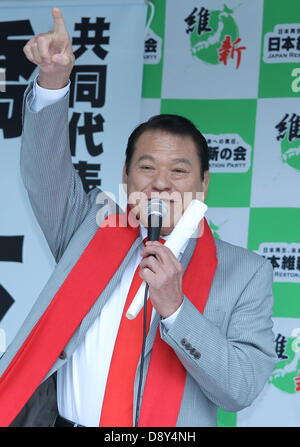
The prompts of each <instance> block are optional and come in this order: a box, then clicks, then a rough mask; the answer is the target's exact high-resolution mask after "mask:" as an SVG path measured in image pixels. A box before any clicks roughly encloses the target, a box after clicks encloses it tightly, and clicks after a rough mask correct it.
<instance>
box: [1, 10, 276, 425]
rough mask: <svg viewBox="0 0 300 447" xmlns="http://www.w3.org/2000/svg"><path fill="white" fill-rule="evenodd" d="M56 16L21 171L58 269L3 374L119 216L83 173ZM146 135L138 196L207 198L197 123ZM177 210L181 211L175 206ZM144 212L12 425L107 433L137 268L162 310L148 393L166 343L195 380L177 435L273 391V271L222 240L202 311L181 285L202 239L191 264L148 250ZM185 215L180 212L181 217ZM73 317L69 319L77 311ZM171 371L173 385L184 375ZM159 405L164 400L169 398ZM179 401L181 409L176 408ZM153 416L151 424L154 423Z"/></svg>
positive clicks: (149, 342) (131, 169)
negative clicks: (117, 349)
mask: <svg viewBox="0 0 300 447" xmlns="http://www.w3.org/2000/svg"><path fill="white" fill-rule="evenodd" d="M53 17H54V31H51V32H48V33H46V34H42V35H39V36H37V37H35V38H33V39H31V40H30V41H29V42H28V44H27V45H26V46H25V48H24V52H25V54H26V55H27V57H28V59H29V60H31V61H32V62H34V63H36V64H37V65H39V67H40V72H39V77H38V84H36V83H34V84H33V83H32V84H31V85H30V86H29V88H28V89H27V92H26V94H25V102H24V122H23V139H22V151H21V174H22V178H23V181H24V184H25V187H26V189H27V191H28V194H29V198H30V201H31V204H32V207H33V210H34V213H35V215H36V217H37V219H38V221H39V224H40V226H41V228H42V230H43V232H44V235H45V237H46V239H47V242H48V244H49V247H50V249H51V251H52V253H53V256H54V257H55V259H56V261H57V266H56V269H55V271H54V272H53V275H52V276H51V278H50V279H49V281H48V283H47V284H46V286H45V288H44V290H43V291H42V293H41V295H40V297H39V298H38V300H37V301H36V303H35V305H34V307H33V309H32V310H31V312H30V314H29V316H28V317H27V318H26V320H25V322H24V324H23V326H22V328H21V329H20V331H19V333H18V334H17V336H16V337H15V339H14V341H13V342H12V343H11V345H10V346H9V348H8V350H7V352H6V353H5V355H4V356H3V357H2V359H1V361H0V374H1V376H2V378H5V377H7V371H9V370H13V367H12V365H13V363H14V359H15V358H16V357H17V356H18V353H19V351H20V349H21V348H22V347H23V346H24V344H25V341H26V340H27V338H28V336H29V334H31V331H32V329H33V328H35V327H36V326H37V323H38V322H40V321H41V320H42V317H43V315H44V314H45V313H47V311H48V309H49V308H50V307H51V306H50V303H52V300H53V297H54V296H55V295H56V294H57V292H58V291H59V289H60V288H61V287H63V285H64V283H65V281H66V279H67V278H68V276H69V275H70V272H71V271H72V269H74V266H76V263H77V261H78V260H79V258H80V257H81V256H82V254H83V253H84V252H85V250H87V247H88V245H89V243H90V242H91V241H92V240H93V238H94V236H95V235H96V233H97V232H98V230H99V224H101V223H102V222H103V220H104V219H105V217H106V215H107V214H110V213H111V212H114V211H115V204H114V203H113V202H112V201H111V200H110V199H109V198H108V197H103V196H101V197H102V200H101V201H99V196H98V194H99V190H97V189H94V190H93V191H91V192H90V193H89V194H86V193H85V192H84V190H83V187H82V184H81V181H80V179H79V177H78V175H77V174H76V172H75V171H74V169H73V166H72V160H71V155H70V150H69V142H68V93H67V90H68V87H67V86H68V82H69V77H70V73H71V70H72V67H73V64H74V56H73V52H72V46H71V43H70V39H69V36H68V33H67V31H66V28H65V25H64V21H63V17H62V14H61V12H60V10H59V9H57V8H54V9H53ZM39 89H44V93H45V92H46V91H49V90H52V91H53V90H55V94H56V93H57V91H59V90H60V91H61V92H62V94H60V98H59V99H58V100H57V99H55V100H53V99H47V100H44V103H43V104H42V105H41V104H40V105H38V104H37V102H39V101H40V97H39V96H38V95H39ZM65 92H66V94H65ZM176 125H178V126H179V125H182V126H183V127H184V126H186V127H184V130H182V131H180V130H179V129H176V128H175V129H174V128H173V127H174V126H175V127H176ZM143 126H144V127H143ZM138 129H139V130H138V131H135V132H134V133H133V136H132V137H131V138H130V141H129V146H128V148H129V149H128V150H127V159H126V164H125V166H124V171H123V179H124V183H126V184H127V188H128V194H130V193H135V192H143V193H144V194H145V195H146V197H147V198H148V199H149V198H150V197H152V195H153V193H154V194H155V195H156V196H160V197H162V198H167V197H169V195H170V194H172V193H177V194H178V195H179V196H180V197H181V198H183V196H184V194H185V193H187V192H188V193H191V196H192V197H195V196H196V195H197V194H199V193H200V192H201V193H202V194H203V195H204V197H205V196H206V192H207V189H208V184H209V172H208V154H207V146H206V143H205V140H203V137H202V136H201V134H200V133H199V132H198V131H197V130H196V129H194V127H193V125H192V124H191V123H188V122H187V121H186V120H185V119H181V118H179V117H173V118H172V117H163V116H162V117H157V118H155V119H154V120H152V121H151V120H150V121H149V122H148V123H147V124H146V125H142V126H140V127H139V128H138ZM187 129H189V131H187ZM131 140H133V141H131ZM130 142H131V143H132V144H130ZM99 202H101V203H99ZM169 206H170V209H172V206H173V207H174V204H173V203H172V202H171V201H170V202H169ZM135 214H136V218H137V219H138V220H139V221H140V223H141V231H140V234H139V235H138V237H137V238H136V240H135V241H134V242H133V244H132V245H131V246H130V249H129V251H128V253H127V254H126V255H125V256H124V259H123V261H122V262H121V264H120V266H119V267H118V268H117V269H116V271H115V272H114V275H113V277H112V278H111V279H110V280H109V281H108V283H107V284H106V286H105V288H104V290H103V291H102V292H101V294H100V296H99V297H98V299H97V300H96V301H95V302H94V303H93V304H92V305H91V306H90V308H89V309H87V311H86V312H85V314H84V315H83V318H82V319H81V321H80V323H79V324H78V325H77V327H76V330H75V332H73V333H72V334H71V336H70V338H69V340H68V342H67V344H66V345H65V347H64V349H63V351H62V352H61V354H60V355H59V357H58V358H57V359H56V360H55V361H54V362H52V364H51V365H50V367H49V368H48V369H47V371H45V372H46V373H45V375H44V376H43V377H42V380H41V383H40V384H37V385H39V386H38V388H36V387H35V390H33V391H34V392H33V393H30V395H28V396H27V398H26V402H25V401H24V402H23V404H24V405H23V404H22V406H21V407H20V405H21V404H19V403H18V402H17V401H16V402H15V403H14V405H15V406H14V408H15V409H17V408H18V412H17V413H18V414H17V415H14V419H13V420H9V418H8V423H9V424H10V425H11V426H59V425H65V426H72V425H74V424H75V425H82V426H99V420H100V418H101V417H102V415H101V407H102V405H104V404H103V402H105V399H106V397H107V398H108V400H109V398H110V396H106V394H107V393H106V394H105V391H107V390H106V387H107V386H108V385H107V381H108V377H109V375H110V367H111V365H110V363H111V359H112V356H113V351H114V343H115V340H116V338H117V334H118V325H119V323H120V321H122V311H123V307H124V303H125V300H124V299H123V297H125V298H126V296H127V293H128V289H129V287H130V284H131V281H132V277H133V274H134V271H135V269H136V267H138V265H140V267H141V273H140V274H141V277H142V279H144V280H145V281H147V283H148V284H149V295H150V298H151V303H152V306H153V312H152V321H151V325H150V328H149V332H148V335H147V339H146V346H145V364H144V370H143V381H142V384H143V386H142V397H143V391H144V390H145V381H146V378H147V374H148V370H149V365H150V364H151V363H150V361H151V356H153V353H152V351H153V346H154V343H155V340H156V337H157V336H158V338H160V342H162V343H163V346H167V348H168V349H169V351H171V352H172V353H173V354H174V353H175V356H174V357H176V360H177V361H178V363H179V364H180V367H181V368H182V369H183V370H184V373H185V375H184V379H182V380H183V388H182V395H181V396H180V401H179V407H178V413H177V414H176V418H175V422H174V425H176V426H178V427H183V426H216V424H217V408H218V407H221V408H223V409H225V410H227V411H239V410H240V409H242V408H245V407H247V406H249V405H250V404H251V403H252V402H253V400H254V399H255V398H256V397H257V395H258V394H259V393H260V391H261V390H262V388H263V386H264V385H265V383H266V381H267V379H268V377H269V375H270V373H271V372H272V369H273V367H274V365H275V362H276V354H275V350H274V340H273V333H272V326H273V323H272V318H271V317H272V306H273V297H272V277H273V272H272V267H271V265H270V263H269V262H268V261H266V260H264V259H263V258H262V257H260V256H258V255H256V254H254V253H252V252H250V251H247V250H245V249H242V248H239V247H235V246H233V245H230V244H228V243H225V242H223V241H220V240H215V241H214V242H213V245H214V249H215V253H216V258H217V265H216V267H215V269H214V271H213V275H212V278H211V281H210V283H209V284H208V285H209V293H208V296H207V299H206V303H205V307H204V310H203V311H199V309H198V308H197V306H195V305H194V304H193V302H192V301H191V300H190V297H189V296H186V295H185V294H184V293H183V287H182V284H183V281H184V275H185V273H184V272H185V271H187V270H188V267H189V266H190V265H191V263H192V259H193V254H194V253H195V252H196V244H197V243H198V242H197V239H195V238H192V239H190V240H189V241H187V243H186V245H185V247H184V250H183V251H182V253H181V258H180V262H179V260H178V259H177V258H176V257H175V256H174V255H173V253H172V252H171V251H170V250H169V249H168V248H166V247H164V246H163V245H162V244H161V243H159V242H153V243H148V244H147V246H146V247H145V248H143V244H142V238H143V235H144V233H143V232H144V231H145V228H143V227H147V222H145V221H144V220H143V217H142V215H140V214H139V211H135ZM175 214H176V213H173V212H170V215H171V216H175ZM172 219H173V220H172ZM177 220H178V216H177V217H172V218H171V221H169V223H168V225H167V226H164V227H163V229H162V235H163V236H164V237H166V238H167V237H168V235H170V234H171V233H172V230H173V228H174V226H175V225H176V223H177ZM100 231H101V229H100ZM98 233H99V232H98ZM199 239H200V238H199ZM149 255H155V256H149ZM199 265H200V264H199ZM193 268H194V267H193ZM201 274H203V272H202V271H201V270H200V268H199V271H197V272H196V275H194V276H198V277H199V278H200V279H201ZM201 281H203V282H205V281H206V278H204V277H203V278H202V279H201ZM199 293H200V292H199ZM83 298H84V297H83ZM69 312H70V314H68V315H66V316H65V318H66V321H67V319H68V317H69V315H71V314H72V312H73V309H70V310H69ZM57 330H58V332H59V331H60V328H57ZM169 351H168V352H169ZM172 361H173V360H172ZM15 363H16V362H15ZM124 366H126V365H124ZM14 368H15V369H16V367H14ZM140 369H141V362H140V361H139V362H138V364H137V367H136V371H135V376H134V384H133V385H134V386H133V396H132V424H134V419H135V414H136V407H137V395H138V384H139V373H140ZM178 371H179V370H178ZM167 374H169V377H170V383H171V381H172V374H173V370H172V369H170V370H169V371H167ZM180 374H181V372H180ZM180 374H179V375H180ZM120 375H122V372H121V374H120ZM3 380H4V379H3ZM147 380H148V379H147ZM180 380H181V379H180ZM0 385H1V382H0ZM168 385H169V384H168V383H166V388H168ZM175 387H176V384H175ZM150 393H151V390H150ZM14 398H15V397H14ZM162 400H163V399H162ZM0 404H1V388H0ZM167 404H168V402H167ZM160 405H164V402H158V407H159V406H160ZM169 405H170V412H171V410H172V408H171V407H172V405H173V403H171V400H170V404H169ZM0 406H1V405H0ZM158 411H159V410H158ZM12 414H13V412H12ZM3 420H4V419H3ZM108 420H110V419H108ZM148 420H149V421H150V422H149V424H150V425H152V424H151V418H150V419H148ZM167 420H168V419H167ZM2 423H3V422H1V415H0V425H1V424H2ZM132 424H130V425H132ZM100 425H101V424H100ZM103 426H105V423H103Z"/></svg>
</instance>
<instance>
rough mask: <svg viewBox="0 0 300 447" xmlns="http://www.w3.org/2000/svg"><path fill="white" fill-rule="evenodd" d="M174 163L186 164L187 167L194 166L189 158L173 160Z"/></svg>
mask: <svg viewBox="0 0 300 447" xmlns="http://www.w3.org/2000/svg"><path fill="white" fill-rule="evenodd" d="M172 162H174V163H185V164H186V165H189V166H192V163H191V162H190V160H188V159H187V158H173V159H172Z"/></svg>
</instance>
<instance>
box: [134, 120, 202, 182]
mask: <svg viewBox="0 0 300 447" xmlns="http://www.w3.org/2000/svg"><path fill="white" fill-rule="evenodd" d="M147 130H149V131H151V130H153V131H155V130H158V131H159V130H161V131H166V132H169V133H171V134H173V135H180V136H188V137H190V138H192V140H193V141H194V143H195V146H196V148H197V154H198V157H199V160H200V166H201V173H200V174H201V179H202V180H203V178H204V172H205V171H208V169H209V152H208V147H207V142H206V139H205V138H204V136H203V135H202V134H201V132H200V131H199V130H198V129H197V128H196V126H195V125H194V124H193V123H192V122H191V121H190V120H188V119H187V118H184V117H183V116H180V115H167V114H162V115H155V116H153V117H152V118H150V119H149V120H148V121H146V122H145V123H142V124H140V125H139V126H137V127H136V128H135V129H134V131H133V132H132V134H131V135H130V137H129V138H128V143H127V148H126V161H125V163H126V173H127V175H128V172H129V168H130V163H131V160H132V156H133V153H134V150H135V145H136V142H137V140H138V138H139V137H140V136H141V135H142V133H144V132H146V131H147Z"/></svg>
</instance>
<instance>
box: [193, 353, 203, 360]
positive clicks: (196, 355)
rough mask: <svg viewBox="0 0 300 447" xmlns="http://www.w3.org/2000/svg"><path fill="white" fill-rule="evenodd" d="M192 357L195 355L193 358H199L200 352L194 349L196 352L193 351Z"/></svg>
mask: <svg viewBox="0 0 300 447" xmlns="http://www.w3.org/2000/svg"><path fill="white" fill-rule="evenodd" d="M194 357H195V359H200V357H201V354H200V352H198V351H196V352H195V353H194Z"/></svg>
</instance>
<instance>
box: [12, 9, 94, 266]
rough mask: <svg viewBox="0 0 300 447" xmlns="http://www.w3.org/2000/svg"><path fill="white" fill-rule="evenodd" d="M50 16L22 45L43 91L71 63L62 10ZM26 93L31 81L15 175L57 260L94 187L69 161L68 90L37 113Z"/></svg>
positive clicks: (62, 79)
mask: <svg viewBox="0 0 300 447" xmlns="http://www.w3.org/2000/svg"><path fill="white" fill-rule="evenodd" d="M52 15H53V19H54V30H52V31H48V32H47V33H43V34H39V35H38V36H36V37H34V38H32V39H30V40H29V42H28V43H27V44H26V46H25V47H24V52H25V54H26V56H27V58H28V59H29V60H30V61H31V62H33V63H35V64H36V65H38V66H39V69H40V71H39V76H38V81H37V82H38V84H39V85H40V86H41V87H43V88H45V89H49V90H53V89H61V88H62V87H64V86H66V85H67V84H68V82H69V77H70V73H71V71H72V68H73V65H74V55H73V51H72V45H71V42H70V37H69V35H68V32H67V30H66V27H65V24H64V20H63V16H62V13H61V11H60V10H59V9H58V8H53V10H52ZM32 95H33V91H32V85H31V86H30V87H29V88H28V89H27V91H26V93H25V99H24V108H23V110H24V116H23V134H22V147H21V175H22V179H23V182H24V185H25V187H26V189H27V192H28V195H29V199H30V202H31V205H32V208H33V211H34V213H35V216H36V218H37V220H38V222H39V224H40V227H41V229H42V231H43V233H44V235H45V237H46V239H47V242H48V245H49V247H50V249H51V251H52V253H53V255H54V257H55V259H56V261H58V260H59V259H60V257H61V256H62V254H63V252H64V250H65V248H66V246H67V245H68V243H69V241H70V239H71V237H72V236H73V234H74V232H75V231H76V230H77V228H78V227H79V225H80V224H81V223H82V221H83V219H84V218H85V216H86V214H87V212H88V210H89V209H90V207H91V205H92V202H94V199H95V196H96V194H97V192H96V191H92V192H91V193H90V194H89V195H87V194H86V193H85V191H84V189H83V186H82V183H81V180H80V178H79V176H78V174H77V173H76V171H75V169H74V167H73V164H72V158H71V153H70V146H69V125H68V105H69V97H68V95H66V96H65V97H63V98H62V99H61V100H59V101H57V102H54V103H53V104H52V105H48V106H46V107H44V108H42V110H40V111H39V112H37V113H35V112H34V111H33V110H32V109H31V108H30V103H31V99H32Z"/></svg>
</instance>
